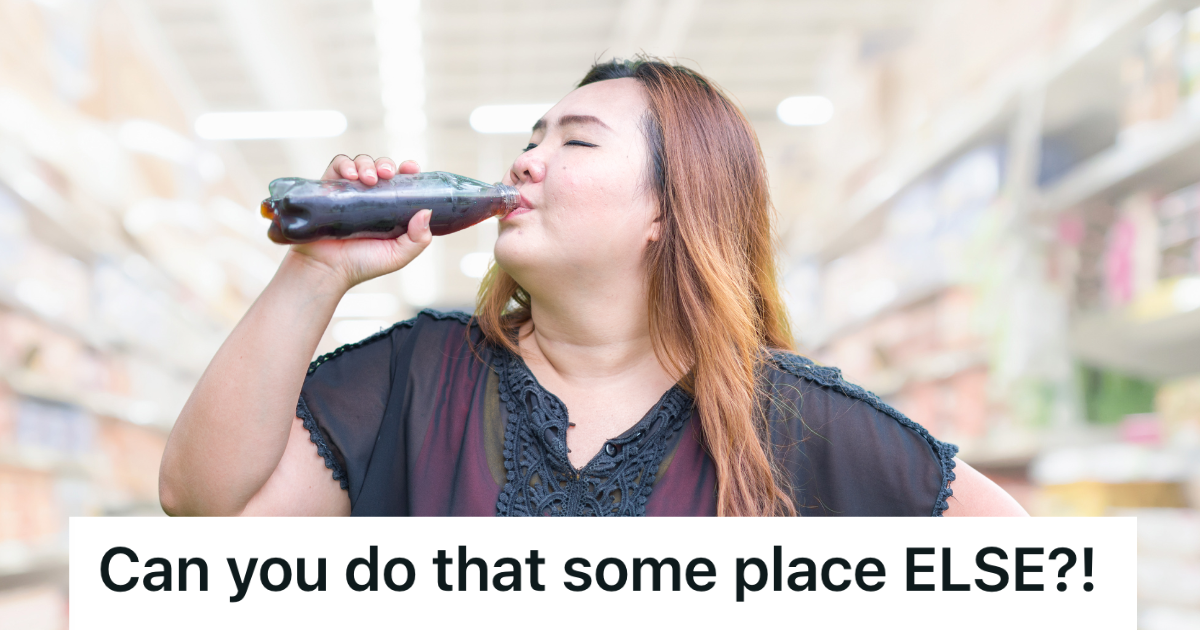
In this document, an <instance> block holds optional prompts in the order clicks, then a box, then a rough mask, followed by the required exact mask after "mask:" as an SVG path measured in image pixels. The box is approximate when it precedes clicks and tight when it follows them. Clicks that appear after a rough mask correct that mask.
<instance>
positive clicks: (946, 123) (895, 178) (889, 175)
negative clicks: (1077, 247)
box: [794, 0, 1200, 262]
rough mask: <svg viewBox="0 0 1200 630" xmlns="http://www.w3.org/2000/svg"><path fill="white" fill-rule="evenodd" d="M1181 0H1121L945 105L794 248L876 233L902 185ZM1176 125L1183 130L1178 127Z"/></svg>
mask: <svg viewBox="0 0 1200 630" xmlns="http://www.w3.org/2000/svg"><path fill="white" fill-rule="evenodd" d="M1179 4H1182V3H1180V2H1177V1H1175V0H1138V1H1134V2H1125V3H1120V4H1117V5H1115V6H1114V7H1113V10H1112V11H1110V12H1108V13H1106V14H1105V15H1103V16H1102V17H1101V18H1099V19H1097V20H1096V21H1095V22H1093V23H1092V24H1090V25H1088V27H1086V28H1083V29H1080V31H1079V32H1078V33H1076V34H1075V36H1074V37H1072V38H1071V39H1070V40H1069V41H1067V42H1065V43H1064V44H1063V45H1062V46H1060V47H1059V49H1058V50H1057V51H1056V52H1055V53H1054V54H1052V55H1050V57H1049V58H1048V59H1040V60H1038V63H1035V64H1029V65H1027V66H1025V67H1023V68H1019V69H1018V70H1017V71H1014V72H1010V73H1008V74H1000V75H998V76H996V77H995V78H993V79H992V80H991V81H990V82H989V83H988V84H987V85H986V86H985V87H984V88H983V89H982V90H980V91H979V92H977V93H975V94H971V95H969V96H968V97H964V98H963V99H962V100H960V101H959V102H956V103H955V104H953V105H952V106H950V107H948V108H947V109H946V110H945V111H942V112H939V115H938V117H937V122H936V124H934V125H933V126H932V128H931V129H929V130H927V131H926V132H925V133H923V134H920V135H918V136H917V137H915V138H913V139H911V140H909V141H907V142H902V143H900V144H898V145H897V146H895V147H893V148H892V149H891V150H890V151H889V153H888V155H887V156H885V157H884V159H883V163H884V164H885V166H884V167H882V168H881V169H879V170H880V173H879V174H877V175H875V176H874V177H873V178H872V179H871V180H870V181H869V182H867V183H866V184H865V185H864V186H862V187H861V188H860V189H859V190H858V191H857V192H856V193H855V194H854V195H853V196H851V197H850V198H849V199H848V200H847V201H846V202H845V203H844V205H843V207H842V208H841V209H840V211H839V218H838V224H837V226H836V227H834V228H833V229H832V230H830V231H829V232H830V233H828V234H826V235H823V237H822V244H821V246H820V247H819V248H818V249H817V251H815V252H813V253H811V254H810V253H805V252H794V253H795V254H796V255H801V256H812V257H813V258H815V259H816V260H817V261H820V262H827V261H830V260H833V259H835V258H837V257H839V256H841V255H843V254H845V253H846V252H848V251H849V250H851V249H853V248H855V247H858V246H861V245H862V244H864V243H866V242H867V241H869V240H870V239H872V238H874V237H875V236H877V235H878V233H879V231H880V228H881V226H882V223H883V222H882V214H883V213H884V212H885V211H886V209H887V207H888V205H889V204H890V203H892V202H893V201H895V200H896V198H897V196H898V195H899V194H900V193H901V192H903V191H904V190H905V189H907V188H909V187H910V186H912V185H913V184H915V183H917V182H919V181H920V180H921V179H922V178H923V177H926V176H928V175H929V174H930V173H931V172H932V171H934V170H936V169H937V168H939V167H942V166H945V165H946V164H947V163H948V162H949V161H950V160H952V159H954V158H955V157H957V156H958V155H960V154H961V153H963V152H964V151H966V150H968V149H970V148H971V147H973V146H975V145H977V144H979V143H981V142H984V141H986V140H987V139H989V138H991V137H994V136H997V135H1004V134H1006V133H1007V130H1008V129H1009V127H1010V126H1011V125H1013V119H1014V118H1015V117H1016V116H1017V114H1018V111H1019V109H1020V101H1021V99H1022V98H1024V97H1026V96H1027V95H1028V94H1030V93H1040V92H1042V91H1044V90H1046V89H1047V87H1048V86H1050V85H1052V84H1054V83H1055V82H1056V81H1059V80H1061V79H1062V78H1063V77H1067V76H1069V75H1070V74H1071V73H1072V72H1073V71H1076V70H1077V69H1079V68H1080V67H1084V66H1087V65H1088V64H1089V62H1091V61H1092V59H1093V58H1094V57H1101V56H1104V55H1110V54H1112V48H1113V47H1115V46H1120V45H1122V44H1124V43H1125V42H1126V40H1128V38H1129V37H1131V36H1132V35H1133V34H1135V33H1136V32H1137V31H1138V30H1139V29H1142V28H1144V27H1145V26H1146V25H1147V24H1149V23H1150V22H1152V21H1153V20H1154V19H1155V18H1157V17H1159V15H1160V14H1161V13H1162V12H1163V11H1164V10H1167V9H1168V8H1171V7H1173V6H1176V5H1179ZM1186 126H1187V127H1188V130H1189V131H1190V132H1191V133H1192V134H1198V133H1200V131H1197V130H1193V129H1192V127H1194V126H1195V125H1186ZM1172 131H1173V132H1176V133H1177V132H1178V131H1179V130H1178V129H1175V130H1172ZM1166 135H1168V136H1169V135H1170V134H1166ZM1189 146H1190V144H1189ZM1126 160H1127V161H1129V160H1133V161H1141V158H1140V156H1138V157H1129V156H1126ZM1113 168H1114V167H1113V166H1109V167H1108V169H1110V170H1111V169H1113ZM1075 186H1076V187H1078V186H1079V184H1076V185H1075ZM1072 192H1073V191H1072V189H1071V188H1063V189H1062V190H1061V192H1058V193H1056V194H1055V195H1054V196H1053V197H1052V198H1051V199H1050V200H1048V201H1047V204H1048V205H1053V206H1054V207H1060V208H1061V207H1066V205H1067V204H1069V203H1071V202H1072V201H1071V200H1072V198H1071V197H1070V196H1069V195H1071V193H1072Z"/></svg>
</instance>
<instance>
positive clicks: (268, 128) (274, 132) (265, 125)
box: [196, 110, 346, 140]
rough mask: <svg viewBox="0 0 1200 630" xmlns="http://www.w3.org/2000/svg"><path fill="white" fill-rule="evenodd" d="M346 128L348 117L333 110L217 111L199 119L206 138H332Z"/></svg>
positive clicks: (198, 125) (199, 131)
mask: <svg viewBox="0 0 1200 630" xmlns="http://www.w3.org/2000/svg"><path fill="white" fill-rule="evenodd" d="M344 131H346V116H345V115H344V114H342V113H341V112H337V111H333V110H310V111H295V112H213V113H209V114H202V115H201V116H200V117H199V118H197V119H196V135H198V136H200V137H201V138H204V139H206V140H263V139H268V138H332V137H334V136H340V135H342V132H344Z"/></svg>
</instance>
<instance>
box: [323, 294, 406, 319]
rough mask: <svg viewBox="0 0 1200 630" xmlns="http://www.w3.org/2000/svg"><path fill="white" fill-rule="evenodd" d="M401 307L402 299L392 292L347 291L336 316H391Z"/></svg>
mask: <svg viewBox="0 0 1200 630" xmlns="http://www.w3.org/2000/svg"><path fill="white" fill-rule="evenodd" d="M399 309H400V300H399V298H397V297H396V296H394V295H392V294H390V293H347V294H346V295H344V296H342V301H341V302H339V303H338V305H337V310H335V311H334V312H333V316H334V317H389V316H391V315H394V314H395V313H396V311H397V310H399Z"/></svg>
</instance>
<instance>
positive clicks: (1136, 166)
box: [1039, 116, 1200, 214]
mask: <svg viewBox="0 0 1200 630" xmlns="http://www.w3.org/2000/svg"><path fill="white" fill-rule="evenodd" d="M1197 163H1200V119H1197V118H1194V117H1190V116H1181V117H1179V118H1177V119H1174V120H1170V121H1165V122H1162V123H1157V124H1151V125H1149V126H1147V127H1145V128H1141V129H1136V130H1132V131H1130V132H1127V133H1126V134H1125V135H1123V136H1122V137H1121V140H1120V141H1119V142H1118V143H1117V144H1116V145H1115V146H1113V147H1112V148H1111V149H1108V150H1107V151H1104V152H1102V153H1100V154H1099V155H1097V156H1095V157H1092V158H1090V159H1089V160H1087V161H1086V162H1084V163H1083V164H1081V165H1079V166H1077V167H1076V168H1075V169H1073V170H1072V171H1071V172H1070V173H1069V174H1068V175H1066V176H1065V177H1063V178H1062V180H1060V181H1058V182H1056V183H1055V184H1054V185H1053V186H1051V187H1050V188H1049V189H1048V190H1046V192H1045V193H1044V194H1043V196H1042V199H1041V204H1040V208H1039V210H1041V211H1042V212H1044V213H1047V214H1056V213H1059V212H1062V211H1063V210H1067V209H1069V208H1074V207H1077V206H1082V205H1088V204H1095V203H1112V202H1113V201H1114V200H1116V199H1119V198H1120V197H1122V196H1124V195H1128V194H1130V193H1132V192H1134V191H1137V190H1141V189H1145V188H1151V189H1154V190H1160V191H1170V190H1175V189H1178V188H1182V187H1183V186H1185V185H1187V184H1190V183H1193V182H1195V181H1196V164H1197Z"/></svg>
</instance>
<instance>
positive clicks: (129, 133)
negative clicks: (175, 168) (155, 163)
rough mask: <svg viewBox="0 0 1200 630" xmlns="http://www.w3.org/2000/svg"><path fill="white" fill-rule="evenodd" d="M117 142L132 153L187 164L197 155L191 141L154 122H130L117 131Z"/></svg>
mask: <svg viewBox="0 0 1200 630" xmlns="http://www.w3.org/2000/svg"><path fill="white" fill-rule="evenodd" d="M117 142H120V143H121V145H122V146H124V147H125V148H126V149H129V150H130V151H136V152H138V153H147V154H150V155H153V156H156V157H160V158H163V159H164V160H170V161H172V162H176V163H179V164H186V163H188V162H190V161H191V159H192V157H193V156H194V155H195V154H196V147H195V145H193V144H192V142H191V141H190V140H188V139H187V138H185V137H183V136H181V135H179V134H178V133H176V132H174V131H172V130H170V129H168V128H166V127H164V126H162V125H160V124H158V123H156V122H154V121H152V120H130V121H127V122H125V123H123V124H122V125H121V127H120V129H118V130H117Z"/></svg>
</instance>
